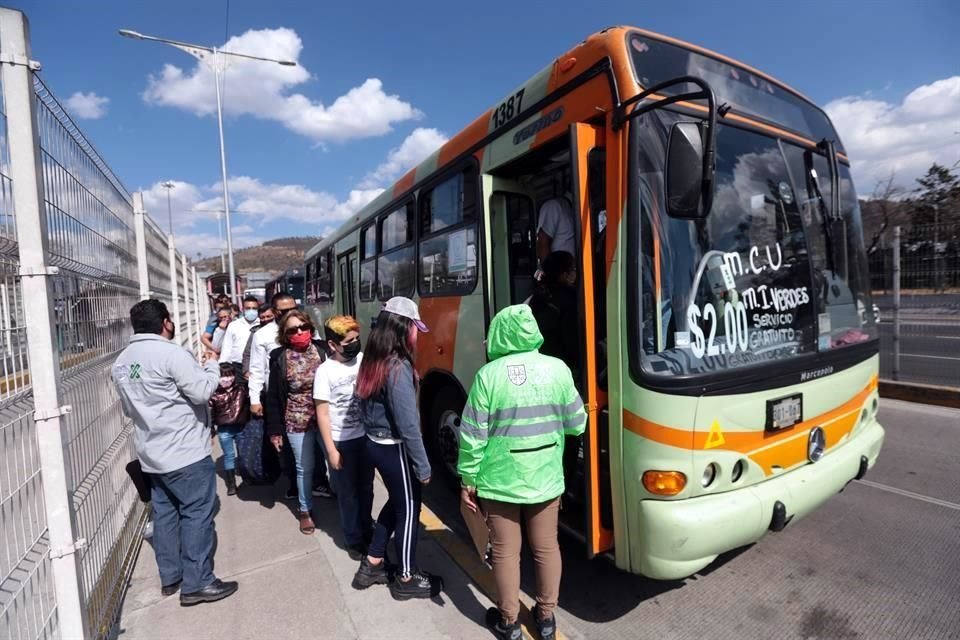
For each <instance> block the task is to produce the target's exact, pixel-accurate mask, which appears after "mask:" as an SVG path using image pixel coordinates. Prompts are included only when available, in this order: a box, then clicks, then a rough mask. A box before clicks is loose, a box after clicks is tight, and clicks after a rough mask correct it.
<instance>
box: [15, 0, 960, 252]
mask: <svg viewBox="0 0 960 640" xmlns="http://www.w3.org/2000/svg"><path fill="white" fill-rule="evenodd" d="M584 7H590V8H589V9H587V10H584ZM21 8H22V9H23V10H24V11H25V12H26V13H27V15H28V17H29V18H30V22H31V29H32V38H33V57H34V58H35V59H37V60H39V61H41V62H42V63H43V71H42V75H43V78H44V79H45V81H46V82H47V84H48V85H49V86H50V87H51V88H52V89H53V90H54V91H55V93H56V94H57V95H58V96H59V97H60V99H61V100H62V101H64V102H66V103H67V105H68V108H69V109H70V111H71V113H72V114H73V115H74V117H75V118H76V119H77V121H78V123H79V124H80V126H81V128H82V129H83V130H84V131H85V133H86V134H87V136H88V137H89V138H90V140H91V141H92V142H93V143H94V145H95V146H96V147H97V148H98V149H99V150H100V152H101V153H102V154H103V155H104V157H105V158H106V160H107V161H108V163H109V164H110V165H111V166H112V167H113V168H114V170H115V171H116V173H117V174H118V175H119V176H120V178H121V179H122V180H123V181H124V183H125V184H126V185H127V187H128V188H129V189H130V190H138V189H143V190H145V192H146V198H147V203H148V207H149V208H150V211H151V213H152V215H153V217H154V218H155V219H157V220H161V221H165V220H166V200H165V191H164V190H163V188H162V187H160V186H159V183H160V182H162V181H164V180H173V181H175V183H176V185H177V186H176V187H175V188H174V189H173V191H172V196H173V199H174V209H175V211H174V217H175V225H176V232H177V235H178V236H179V237H180V238H181V243H182V244H183V245H184V246H185V248H186V249H187V250H188V252H189V255H190V256H194V255H196V253H197V252H201V253H203V254H204V255H212V254H215V253H216V252H217V249H216V247H217V242H218V241H217V224H216V221H215V218H214V214H212V213H203V212H196V211H195V210H196V209H216V208H219V207H220V206H222V205H221V203H220V200H219V199H218V191H217V185H218V184H219V181H220V167H219V156H218V146H217V130H216V120H215V117H214V115H212V108H213V104H214V102H213V85H212V81H211V80H210V78H209V77H208V76H207V71H206V69H205V68H204V67H200V68H199V69H200V70H199V71H198V64H197V62H196V61H195V60H194V59H193V58H191V57H190V56H188V55H187V54H185V53H182V52H180V51H177V50H175V49H172V48H170V47H166V46H164V45H160V44H156V43H149V42H141V41H134V40H129V39H126V38H121V37H119V36H118V35H117V29H119V28H123V27H126V28H130V29H134V30H138V31H141V32H143V33H148V34H153V35H159V36H163V37H168V38H174V39H178V40H185V41H192V42H197V43H205V44H211V45H220V44H223V43H224V42H225V41H227V40H228V39H229V40H230V48H233V49H235V50H238V51H239V50H243V51H247V52H251V53H256V54H260V55H268V56H276V57H295V58H296V60H297V62H298V63H299V65H300V66H299V67H297V68H293V69H290V68H284V67H280V66H278V65H272V64H266V63H244V64H241V65H236V66H233V67H231V68H230V69H229V71H228V72H227V80H226V90H225V91H226V93H225V104H226V107H227V111H228V116H227V118H226V121H225V128H226V130H225V135H226V140H227V152H228V169H229V175H230V186H231V203H232V206H233V207H234V208H235V209H237V213H236V215H235V217H234V226H235V234H234V235H235V245H236V246H244V245H249V244H253V243H256V242H259V241H261V240H264V239H268V238H273V237H280V236H288V235H315V234H319V233H321V232H323V231H324V230H328V229H331V228H334V227H336V225H337V224H338V222H339V220H342V219H343V217H345V216H346V215H349V213H350V212H351V211H352V210H354V209H355V208H356V207H358V206H360V205H362V204H363V203H364V202H365V201H367V200H368V199H370V198H371V197H372V195H373V194H375V193H376V192H377V189H378V188H382V187H384V186H388V185H389V184H390V183H391V182H392V180H393V179H394V178H396V177H398V176H399V175H400V174H402V172H403V171H405V170H406V169H407V168H409V167H410V166H412V165H413V164H414V163H415V162H417V161H418V160H419V159H420V158H422V157H423V156H425V155H426V154H428V153H429V152H430V151H432V150H433V148H435V147H436V146H437V145H438V144H440V143H441V142H442V141H443V139H444V138H445V137H447V136H451V135H453V134H455V133H456V132H457V131H459V130H460V129H461V128H462V127H463V126H464V125H465V124H467V123H468V122H470V121H471V120H473V119H474V118H475V117H476V116H477V115H478V114H480V113H481V112H482V111H483V110H485V109H486V108H488V107H490V106H491V105H493V104H494V103H495V102H497V101H498V99H499V98H500V97H501V96H503V95H505V94H506V93H507V92H508V91H510V90H511V89H512V88H514V87H515V86H517V85H518V84H520V83H521V82H523V81H524V80H526V79H527V78H528V77H530V76H531V75H532V74H533V73H535V72H536V71H537V70H539V69H540V68H542V67H543V66H544V65H546V64H547V63H549V61H550V60H551V59H552V58H554V57H555V56H557V55H559V54H560V53H562V52H563V51H565V50H566V49H568V48H569V47H570V46H571V45H573V44H574V43H576V42H577V41H579V40H581V39H583V37H585V36H586V35H588V34H589V33H591V32H593V31H596V30H599V29H602V28H603V27H606V26H610V25H614V24H633V25H636V26H640V27H644V28H647V29H651V30H653V31H659V32H661V33H664V34H667V35H671V36H675V37H678V38H681V39H684V40H688V41H691V42H694V43H696V44H699V45H701V46H704V47H707V48H710V49H713V50H716V51H718V52H720V53H723V54H726V55H729V56H731V57H734V58H737V59H739V60H742V61H743V62H746V63H748V64H751V65H753V66H756V67H758V68H760V69H762V70H764V71H766V72H767V73H769V74H771V75H773V76H775V77H777V78H779V79H781V80H783V81H784V82H787V83H788V84H790V85H792V86H794V87H795V88H797V89H799V90H800V91H802V92H803V93H805V94H806V95H808V96H809V97H811V98H812V99H813V100H815V101H816V102H817V103H819V104H821V105H826V106H827V108H828V111H829V112H830V113H831V115H832V116H833V117H834V119H835V122H836V124H837V127H838V129H839V133H840V135H841V137H842V138H843V140H844V142H845V144H846V146H847V149H848V151H850V153H851V157H852V158H853V160H854V172H855V178H856V180H857V183H858V191H859V192H860V193H861V194H864V195H866V194H869V193H870V192H871V191H872V190H873V187H874V185H875V184H876V182H877V181H878V180H879V179H881V178H883V177H885V176H886V175H889V173H890V171H891V170H894V171H896V177H897V180H898V181H899V182H900V183H902V184H909V183H911V182H912V180H913V178H914V177H916V175H918V174H919V173H920V172H922V171H923V169H925V168H926V166H929V164H930V162H932V161H934V160H936V161H939V162H941V163H945V164H953V163H954V162H956V161H957V160H960V134H954V132H960V41H958V39H957V37H956V34H957V33H960V6H958V5H957V4H956V3H955V2H951V1H949V0H916V1H913V2H902V1H901V2H892V1H886V0H874V1H862V2H854V1H846V2H840V1H836V0H834V1H810V2H791V3H787V2H775V1H771V0H767V1H766V2H762V1H751V2H747V1H728V2H680V1H673V2H641V1H639V0H634V1H633V2H621V1H611V2H590V3H584V2H567V1H561V0H555V1H554V2H550V3H532V2H517V1H516V0H514V1H513V2H495V1H492V0H488V1H486V2H483V3H473V4H466V3H454V2H442V3H441V2H419V3H398V2H380V1H379V0H377V1H371V0H368V1H367V2H363V3H358V2H342V3H328V2H322V3H321V2H307V1H302V2H293V1H287V0H271V1H269V2H263V1H262V0H261V1H254V0H232V1H231V2H230V3H229V22H228V23H227V24H225V23H226V8H227V2H226V0H192V1H191V2H185V1H180V0H165V1H163V2H160V1H149V0H145V1H142V2H129V1H119V0H110V1H108V0H101V1H98V2H76V1H68V0H43V1H41V0H33V1H30V2H26V3H25V4H23V5H22V7H21ZM225 27H226V32H225ZM225 33H226V35H225ZM359 106H362V107H363V109H362V110H361V109H359V108H358V107H359ZM244 211H247V212H249V213H242V212H244ZM164 226H165V225H164ZM178 244H179V243H178Z"/></svg>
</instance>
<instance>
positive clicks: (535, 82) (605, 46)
mask: <svg viewBox="0 0 960 640" xmlns="http://www.w3.org/2000/svg"><path fill="white" fill-rule="evenodd" d="M629 33H639V34H641V35H644V36H647V37H650V38H653V39H656V40H661V41H663V42H666V43H669V44H673V45H676V46H679V47H683V48H685V49H688V50H690V51H694V52H696V53H700V54H703V55H705V56H709V57H712V58H715V59H717V60H719V61H721V62H724V63H726V64H730V65H734V66H737V67H740V68H741V69H743V70H746V71H748V72H749V73H751V74H753V75H755V76H758V77H760V78H763V79H764V80H766V81H768V82H770V83H771V84H774V85H776V86H777V87H779V88H781V89H784V90H786V91H788V92H790V93H792V94H793V95H795V96H797V97H798V98H800V99H802V100H804V101H805V102H808V103H810V105H811V106H813V107H815V108H818V109H819V107H818V106H817V105H816V104H815V103H814V102H813V101H812V100H810V99H809V98H807V97H806V96H804V95H803V94H802V93H800V92H799V91H797V90H796V89H794V88H792V87H790V86H789V85H787V84H785V83H783V82H781V81H780V80H777V79H776V78H773V77H772V76H770V75H768V74H766V73H764V72H762V71H759V70H758V69H755V68H753V67H751V66H749V65H747V64H744V63H742V62H740V61H738V60H735V59H733V58H730V57H727V56H724V55H722V54H719V53H716V52H714V51H711V50H709V49H705V48H703V47H700V46H697V45H695V44H692V43H689V42H685V41H683V40H679V39H677V38H672V37H670V36H665V35H662V34H659V33H656V32H653V31H648V30H646V29H640V28H638V27H632V26H627V25H620V26H614V27H609V28H607V29H604V30H602V31H598V32H596V33H593V34H591V35H590V36H588V37H587V38H586V39H584V40H583V41H582V42H580V43H579V44H577V45H576V46H574V47H573V48H571V49H570V50H568V51H567V52H566V53H564V54H562V55H560V56H557V57H556V58H554V59H553V60H552V61H551V63H550V64H549V65H547V66H546V67H545V68H543V69H542V70H541V71H540V72H539V73H537V74H536V75H534V76H532V77H531V78H529V79H528V80H527V81H526V82H525V83H523V84H522V85H521V86H520V87H518V88H517V89H516V90H515V91H513V92H511V93H509V94H508V95H507V99H509V98H510V96H514V95H516V94H518V93H519V92H520V91H524V92H525V93H526V95H528V96H532V97H534V101H536V100H538V99H540V98H542V97H544V96H546V95H548V94H549V93H551V92H553V91H556V90H557V89H559V88H560V87H562V86H563V85H565V84H567V83H568V82H570V81H572V80H575V79H576V78H577V77H578V76H579V75H580V74H581V73H582V72H584V71H585V70H587V69H590V68H591V67H593V66H594V65H596V64H597V63H599V62H601V61H602V60H603V59H604V58H610V60H611V62H612V66H613V67H614V72H615V73H616V74H617V76H618V78H620V77H626V76H628V75H629V77H630V78H631V79H632V78H633V74H632V71H631V70H630V63H629V62H628V61H627V56H628V54H627V51H626V49H627V47H626V36H627V34H629ZM561 61H563V62H568V61H573V63H574V65H575V66H576V68H577V73H574V74H570V75H569V76H566V77H561V71H562V70H558V68H559V67H560V64H561ZM634 83H635V81H634ZM619 86H620V91H621V92H623V91H624V89H625V87H624V86H623V85H622V84H620V85H619ZM631 93H634V92H633V91H631ZM626 97H629V94H628V95H621V96H620V99H624V98H626ZM501 103H503V99H501V100H499V101H497V103H496V104H495V106H493V107H491V108H489V109H487V110H486V111H484V112H483V113H482V114H481V115H480V116H479V117H478V118H476V119H475V120H474V121H473V122H471V123H470V124H469V125H467V126H466V127H465V128H464V129H463V130H461V131H460V132H459V133H458V134H456V135H455V136H453V137H452V138H450V139H449V140H448V141H447V142H446V143H445V144H443V145H442V146H441V147H440V148H439V149H437V150H436V151H434V152H433V153H432V154H430V155H429V156H428V157H427V158H426V159H425V160H423V161H422V162H421V163H420V164H419V165H418V166H417V167H415V168H413V169H410V170H409V171H408V172H407V173H406V174H404V176H403V177H401V178H400V179H399V180H397V181H396V182H395V183H394V184H393V185H391V186H390V187H387V188H386V189H384V190H383V192H382V193H380V194H379V195H378V196H377V197H376V198H374V199H373V200H372V201H371V202H370V203H368V204H367V205H365V206H364V207H362V208H361V209H360V210H359V211H358V212H357V213H355V214H354V215H352V216H350V217H349V218H348V219H347V220H346V221H344V222H343V224H341V225H340V226H339V227H338V228H337V230H336V231H334V232H333V233H331V234H329V235H328V236H327V237H326V238H324V239H322V240H320V241H319V242H318V243H317V244H316V245H314V246H313V247H311V248H310V250H309V251H307V253H306V254H305V256H304V260H305V261H308V260H309V259H310V258H313V257H314V256H316V255H317V254H319V253H321V252H322V251H324V250H326V249H327V248H329V247H330V246H332V245H334V244H336V242H337V241H338V240H339V239H340V238H342V237H343V236H344V235H346V234H347V233H348V232H349V231H351V230H353V229H356V228H357V227H359V226H360V225H361V224H362V223H364V222H366V221H367V220H368V219H369V218H371V217H372V216H374V215H375V214H377V213H378V212H381V211H382V210H383V208H384V207H385V206H386V205H388V204H390V203H391V202H393V201H395V200H397V199H399V198H401V197H403V196H404V195H405V194H407V193H408V192H410V191H411V190H413V189H414V187H416V186H417V185H419V184H420V183H421V182H423V181H424V180H426V179H428V178H429V177H430V176H432V175H434V174H436V173H437V172H439V171H440V170H442V169H443V168H445V167H447V166H448V165H449V164H451V163H452V162H454V161H455V160H457V159H459V158H461V157H462V156H463V155H465V154H466V153H467V152H470V151H472V150H473V149H474V147H475V146H476V145H477V144H479V143H481V142H482V141H483V140H484V139H485V138H487V137H489V136H490V135H492V134H493V133H494V132H495V131H497V130H498V129H499V127H494V126H493V123H492V117H493V115H494V113H495V111H496V109H497V107H498V106H499V105H500V104H501ZM525 104H527V102H525ZM517 124H518V123H517V122H514V123H511V124H510V125H509V126H504V127H503V128H502V133H504V134H505V133H506V132H507V131H510V130H511V129H512V128H513V127H514V126H516V125H517Z"/></svg>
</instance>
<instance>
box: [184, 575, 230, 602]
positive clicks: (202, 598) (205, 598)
mask: <svg viewBox="0 0 960 640" xmlns="http://www.w3.org/2000/svg"><path fill="white" fill-rule="evenodd" d="M238 586H239V585H238V584H237V583H236V581H229V582H224V581H223V580H214V581H213V582H212V583H211V584H209V585H207V586H206V587H204V588H203V589H200V591H194V592H193V593H181V594H180V606H181V607H190V606H193V605H195V604H201V603H203V602H216V601H217V600H223V599H224V598H226V597H228V596H231V595H233V594H234V593H236V591H237V587H238Z"/></svg>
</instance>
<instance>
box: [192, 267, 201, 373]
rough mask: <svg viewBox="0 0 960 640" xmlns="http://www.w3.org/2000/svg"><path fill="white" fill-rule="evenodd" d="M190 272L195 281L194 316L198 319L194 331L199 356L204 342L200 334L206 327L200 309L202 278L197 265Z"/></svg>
mask: <svg viewBox="0 0 960 640" xmlns="http://www.w3.org/2000/svg"><path fill="white" fill-rule="evenodd" d="M190 273H191V282H193V294H194V295H193V310H194V316H195V317H196V319H197V321H196V323H195V324H194V331H195V333H196V338H197V342H196V352H197V355H198V356H202V355H203V344H201V342H200V334H201V332H202V331H203V329H204V326H203V322H204V318H203V315H202V313H201V311H200V279H199V278H198V277H197V268H196V267H190Z"/></svg>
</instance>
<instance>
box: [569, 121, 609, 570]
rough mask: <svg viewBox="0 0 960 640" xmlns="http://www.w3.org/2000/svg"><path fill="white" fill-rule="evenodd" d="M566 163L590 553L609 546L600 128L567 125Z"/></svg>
mask: <svg viewBox="0 0 960 640" xmlns="http://www.w3.org/2000/svg"><path fill="white" fill-rule="evenodd" d="M570 162H571V173H570V175H571V178H572V186H573V189H572V191H573V201H574V211H575V213H577V214H578V215H577V216H576V219H577V222H578V235H577V237H578V238H579V239H580V244H579V250H580V255H579V256H578V257H579V260H580V265H579V271H580V277H579V279H578V281H579V283H580V290H581V292H582V294H583V295H582V296H581V298H580V305H581V306H580V317H581V318H583V319H584V331H583V334H582V335H583V338H584V339H583V344H582V345H581V358H580V361H581V362H582V363H583V364H584V366H583V367H582V369H581V380H579V381H578V382H579V384H580V388H581V395H582V396H583V398H584V405H585V406H586V408H587V429H586V432H585V434H584V441H583V471H584V474H583V475H584V483H585V487H584V497H585V507H586V508H585V509H584V516H585V520H586V522H585V529H584V533H585V537H586V542H587V552H588V554H589V555H590V557H593V556H595V555H597V554H599V553H602V552H604V551H608V550H610V549H612V548H613V523H612V510H613V509H612V496H611V484H610V481H611V479H610V462H609V428H608V421H607V420H606V418H605V416H606V415H607V411H606V406H607V391H606V389H607V385H606V370H607V354H606V348H605V345H606V304H607V300H606V291H607V287H606V268H605V258H604V256H605V250H604V246H605V238H606V206H605V184H606V180H605V166H606V154H605V150H604V129H603V127H599V126H594V125H589V124H583V123H577V124H573V125H571V126H570Z"/></svg>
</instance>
